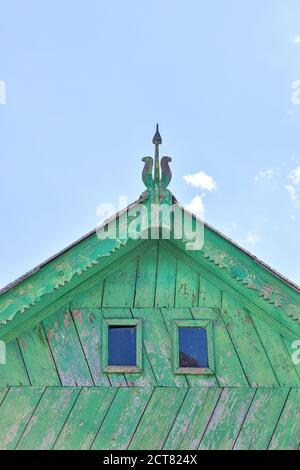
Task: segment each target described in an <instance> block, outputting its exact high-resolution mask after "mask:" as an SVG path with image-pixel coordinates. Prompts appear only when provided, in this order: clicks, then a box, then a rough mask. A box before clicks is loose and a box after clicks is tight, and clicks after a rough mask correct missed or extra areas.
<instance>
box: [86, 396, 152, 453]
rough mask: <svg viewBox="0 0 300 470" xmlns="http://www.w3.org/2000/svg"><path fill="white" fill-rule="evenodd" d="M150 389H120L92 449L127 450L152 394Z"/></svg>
mask: <svg viewBox="0 0 300 470" xmlns="http://www.w3.org/2000/svg"><path fill="white" fill-rule="evenodd" d="M152 390H153V389H152V388H146V387H140V388H120V389H119V390H118V393H117V395H116V397H115V399H114V401H113V404H112V406H111V407H110V409H109V411H108V413H107V415H106V417H105V419H104V421H103V423H102V425H101V428H100V431H99V433H98V434H97V437H96V439H95V441H94V443H93V446H92V449H109V450H123V449H127V447H128V445H129V443H130V441H131V438H132V436H133V434H134V431H135V429H136V426H137V424H138V422H139V420H140V418H141V416H142V414H143V412H144V409H145V407H146V405H147V403H148V400H149V398H150V396H151V393H152Z"/></svg>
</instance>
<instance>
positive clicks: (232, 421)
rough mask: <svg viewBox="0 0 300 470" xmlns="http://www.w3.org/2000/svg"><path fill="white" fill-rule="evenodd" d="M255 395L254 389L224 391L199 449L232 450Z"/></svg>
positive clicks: (228, 389) (227, 389) (229, 389)
mask: <svg viewBox="0 0 300 470" xmlns="http://www.w3.org/2000/svg"><path fill="white" fill-rule="evenodd" d="M254 394H255V389H253V388H226V389H224V390H223V393H222V395H221V397H220V400H219V401H218V404H217V406H216V408H215V410H214V412H213V415H212V417H211V420H210V422H209V425H208V427H207V429H206V431H205V434H204V436H203V439H202V441H201V443H200V446H199V449H201V450H202V449H218V450H222V449H231V448H232V447H233V445H234V443H235V440H236V438H237V436H238V433H239V430H240V428H241V425H242V423H243V421H244V418H245V416H246V414H247V412H248V409H249V406H250V404H251V401H252V399H253V397H254Z"/></svg>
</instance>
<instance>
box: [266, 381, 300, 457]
mask: <svg viewBox="0 0 300 470" xmlns="http://www.w3.org/2000/svg"><path fill="white" fill-rule="evenodd" d="M299 444H300V388H292V389H291V391H290V393H289V395H288V397H287V400H286V402H285V405H284V408H283V410H282V413H281V415H280V418H279V421H278V423H277V425H276V428H275V431H274V434H273V436H272V439H271V442H270V444H269V449H272V450H273V449H276V450H280V449H284V450H293V449H298V447H299Z"/></svg>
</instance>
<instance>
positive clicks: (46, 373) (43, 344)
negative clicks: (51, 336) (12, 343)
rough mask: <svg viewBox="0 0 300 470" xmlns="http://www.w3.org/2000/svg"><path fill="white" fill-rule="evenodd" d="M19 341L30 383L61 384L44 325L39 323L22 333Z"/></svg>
mask: <svg viewBox="0 0 300 470" xmlns="http://www.w3.org/2000/svg"><path fill="white" fill-rule="evenodd" d="M18 341H19V345H20V349H21V352H22V356H23V359H24V362H25V364H26V369H27V372H28V375H29V377H30V383H31V384H32V385H34V386H43V385H44V386H46V385H49V386H50V385H54V386H55V385H60V380H59V376H58V373H57V370H56V368H55V364H54V361H53V358H52V355H51V352H50V349H49V345H48V342H47V339H46V336H45V332H44V329H43V325H42V324H41V323H39V324H38V325H37V326H36V327H34V328H32V329H31V330H29V331H27V332H25V333H23V334H21V335H20V336H19V338H18Z"/></svg>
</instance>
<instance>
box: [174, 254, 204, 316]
mask: <svg viewBox="0 0 300 470" xmlns="http://www.w3.org/2000/svg"><path fill="white" fill-rule="evenodd" d="M198 304H199V274H198V273H197V272H196V271H194V270H193V269H192V268H191V267H190V266H189V265H188V264H187V263H186V262H184V261H182V260H180V259H179V260H177V273H176V293H175V307H198Z"/></svg>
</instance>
